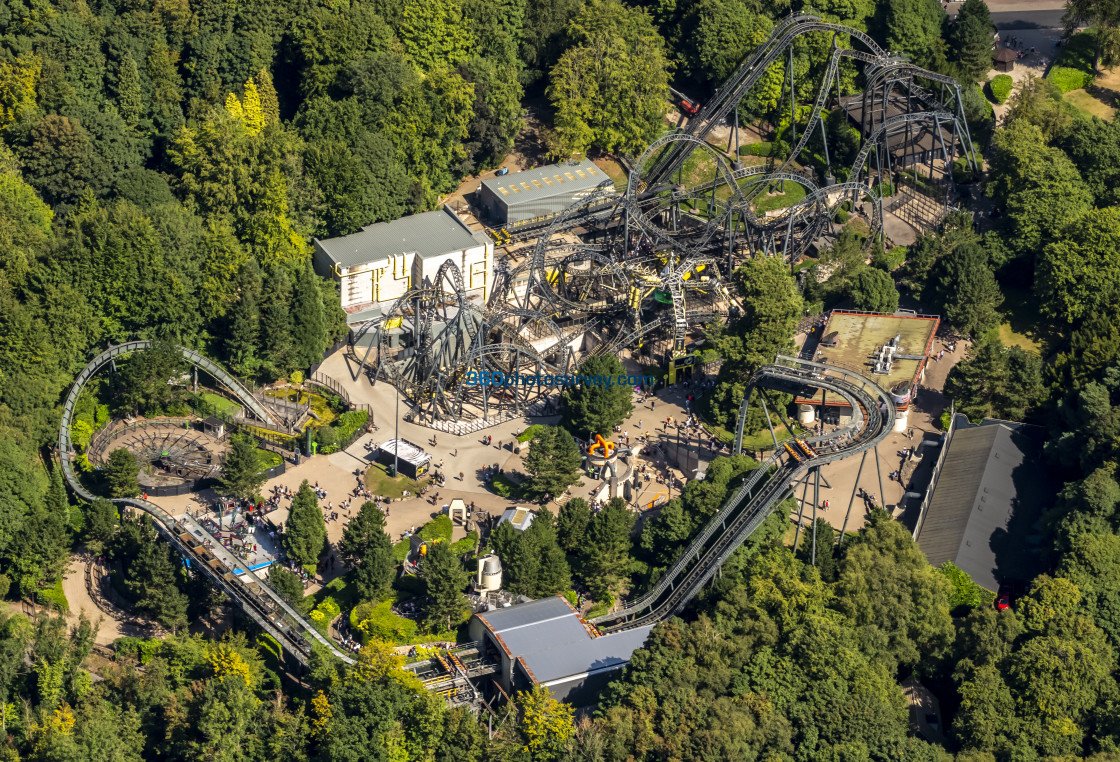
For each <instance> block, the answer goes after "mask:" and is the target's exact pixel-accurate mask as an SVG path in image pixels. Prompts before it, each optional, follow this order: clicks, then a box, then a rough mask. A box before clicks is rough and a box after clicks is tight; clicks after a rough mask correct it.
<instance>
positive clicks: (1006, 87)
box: [988, 74, 1015, 104]
mask: <svg viewBox="0 0 1120 762" xmlns="http://www.w3.org/2000/svg"><path fill="white" fill-rule="evenodd" d="M1014 84H1015V81H1014V80H1013V79H1011V75H1010V74H998V75H996V76H995V77H993V78H992V81H991V82H989V83H988V91H989V92H990V93H991V95H992V100H994V101H995V102H996V103H1000V104H1002V103H1006V102H1007V99H1008V98H1009V97H1010V96H1011V88H1012V87H1013V86H1014Z"/></svg>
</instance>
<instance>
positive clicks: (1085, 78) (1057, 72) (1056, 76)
mask: <svg viewBox="0 0 1120 762" xmlns="http://www.w3.org/2000/svg"><path fill="white" fill-rule="evenodd" d="M1046 79H1048V80H1050V81H1051V82H1053V83H1054V84H1055V85H1057V86H1058V89H1059V90H1061V91H1062V92H1063V93H1068V92H1069V91H1070V90H1080V89H1082V88H1084V87H1088V86H1089V85H1091V84H1093V75H1092V74H1090V73H1089V72H1085V71H1080V70H1079V69H1069V68H1067V67H1065V66H1055V67H1053V68H1051V69H1050V71H1049V73H1047V75H1046Z"/></svg>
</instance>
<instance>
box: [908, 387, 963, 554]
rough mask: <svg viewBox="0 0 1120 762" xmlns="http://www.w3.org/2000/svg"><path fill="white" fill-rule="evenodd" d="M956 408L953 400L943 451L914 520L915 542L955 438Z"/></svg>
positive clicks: (935, 464)
mask: <svg viewBox="0 0 1120 762" xmlns="http://www.w3.org/2000/svg"><path fill="white" fill-rule="evenodd" d="M955 408H956V406H955V403H952V402H951V403H950V404H949V430H948V431H946V432H945V435H944V436H943V437H942V438H941V452H939V453H937V462H936V463H934V464H933V471H931V472H930V475H929V485H928V486H927V487H926V494H925V495H923V496H922V504H921V507H920V508H919V509H918V520H917V521H915V522H914V534H913V538H914V541H915V542H917V540H918V535H920V534H921V533H922V525H923V524H925V521H926V511H927V510H928V508H929V504H930V502H931V501H932V500H933V488H934V486H935V485H936V484H937V477H938V476H940V475H941V467H942V466H943V465H945V453H947V452H948V451H949V440H951V439H952V438H953V432H954V431H956V429H957V416H956V411H955Z"/></svg>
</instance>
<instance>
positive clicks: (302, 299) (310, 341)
mask: <svg viewBox="0 0 1120 762" xmlns="http://www.w3.org/2000/svg"><path fill="white" fill-rule="evenodd" d="M293 292H294V293H293V298H292V343H293V344H294V345H295V365H296V367H298V368H309V367H311V366H312V365H314V364H315V363H317V362H319V361H320V360H322V359H323V350H324V349H326V347H327V326H326V321H325V319H324V317H323V297H322V295H321V294H320V293H319V284H318V283H316V282H315V274H314V273H313V272H311V265H310V264H306V265H304V266H303V267H301V268H299V270H298V271H297V274H296V282H295V288H294V289H293Z"/></svg>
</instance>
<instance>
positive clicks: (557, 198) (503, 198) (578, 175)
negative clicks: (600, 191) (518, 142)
mask: <svg viewBox="0 0 1120 762" xmlns="http://www.w3.org/2000/svg"><path fill="white" fill-rule="evenodd" d="M609 179H610V178H608V177H607V174H606V173H605V172H604V171H603V170H601V169H599V168H598V167H596V166H595V164H594V163H592V162H590V161H587V160H584V161H581V162H579V163H578V164H576V163H573V164H550V165H549V166H547V167H537V168H536V169H527V170H525V171H523V172H515V173H514V174H512V175H505V176H503V177H491V178H490V179H488V180H483V181H482V185H481V186H480V187H479V189H478V203H479V205H480V206H481V207H482V209H483V210H484V214H485V215H486V216H487V217H488V219H489V222H490V223H492V224H493V225H496V226H498V225H501V226H506V227H512V226H515V225H517V224H523V223H528V222H537V221H540V220H542V219H548V218H549V217H553V216H555V215H556V214H559V213H560V212H562V211H564V210H565V209H567V208H568V207H569V206H571V205H572V204H573V203H575V202H576V201H578V200H579V199H581V198H583V197H584V196H586V195H587V194H589V193H590V192H591V191H592V190H594V189H595V187H596V186H597V185H599V184H600V183H602V182H603V181H604V180H609Z"/></svg>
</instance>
